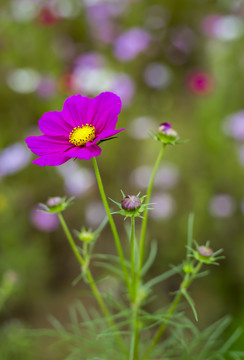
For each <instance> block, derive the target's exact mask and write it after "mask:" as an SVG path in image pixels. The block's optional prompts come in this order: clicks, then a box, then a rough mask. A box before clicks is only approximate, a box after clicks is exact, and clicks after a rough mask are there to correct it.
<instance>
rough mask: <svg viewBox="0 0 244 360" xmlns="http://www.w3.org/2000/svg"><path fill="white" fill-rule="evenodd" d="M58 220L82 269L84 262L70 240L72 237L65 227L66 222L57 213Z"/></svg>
mask: <svg viewBox="0 0 244 360" xmlns="http://www.w3.org/2000/svg"><path fill="white" fill-rule="evenodd" d="M58 218H59V221H60V224H61V226H62V228H63V230H64V233H65V235H66V237H67V239H68V241H69V244H70V246H71V248H72V250H73V253H74V254H75V257H76V259H77V260H78V261H79V263H80V265H81V267H83V266H84V264H85V261H84V260H83V258H82V257H81V254H80V253H79V251H78V249H77V246H76V245H75V242H74V240H73V238H72V235H71V233H70V231H69V228H68V226H67V224H66V222H65V220H64V217H63V215H62V214H61V213H58Z"/></svg>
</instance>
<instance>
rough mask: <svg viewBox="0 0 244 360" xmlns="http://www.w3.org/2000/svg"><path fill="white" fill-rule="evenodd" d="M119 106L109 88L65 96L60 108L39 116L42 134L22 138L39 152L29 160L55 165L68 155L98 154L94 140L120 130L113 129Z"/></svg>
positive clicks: (109, 135)
mask: <svg viewBox="0 0 244 360" xmlns="http://www.w3.org/2000/svg"><path fill="white" fill-rule="evenodd" d="M120 109H121V100H120V98H119V97H118V96H117V95H115V94H113V93H110V92H104V93H102V94H100V95H98V96H96V97H95V98H94V99H89V98H87V97H85V96H81V95H73V96H71V97H69V98H68V99H67V100H66V101H65V103H64V106H63V110H62V111H50V112H48V113H45V114H44V115H43V116H42V117H41V119H40V120H39V127H40V130H41V131H42V133H43V134H44V135H41V136H29V137H28V138H27V139H26V143H27V145H28V147H29V148H30V149H31V151H32V152H33V153H34V154H36V155H38V156H40V157H39V158H37V159H35V160H34V161H33V163H34V164H37V165H41V166H45V165H49V166H57V165H61V164H63V163H65V162H66V161H68V160H69V159H71V158H79V159H85V160H89V159H90V158H92V157H95V156H99V155H100V154H101V151H102V150H101V148H100V147H99V146H98V143H99V142H101V141H103V140H106V139H108V138H110V137H112V136H114V135H115V134H117V133H118V132H120V131H122V130H124V129H119V130H115V126H116V123H117V120H118V114H119V113H120Z"/></svg>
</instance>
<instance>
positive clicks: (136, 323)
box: [130, 304, 139, 360]
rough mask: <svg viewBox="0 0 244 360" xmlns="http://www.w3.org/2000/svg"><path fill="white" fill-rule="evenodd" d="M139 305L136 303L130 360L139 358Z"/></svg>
mask: <svg viewBox="0 0 244 360" xmlns="http://www.w3.org/2000/svg"><path fill="white" fill-rule="evenodd" d="M138 311H139V308H138V305H137V304H134V308H133V319H132V329H133V333H132V338H131V345H130V360H138V359H139V357H138V345H139V321H138Z"/></svg>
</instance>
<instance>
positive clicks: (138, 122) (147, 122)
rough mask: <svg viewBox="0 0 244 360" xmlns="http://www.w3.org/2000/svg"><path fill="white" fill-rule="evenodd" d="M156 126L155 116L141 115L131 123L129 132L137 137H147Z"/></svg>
mask: <svg viewBox="0 0 244 360" xmlns="http://www.w3.org/2000/svg"><path fill="white" fill-rule="evenodd" d="M153 127H154V121H153V118H151V117H150V116H140V117H138V118H136V119H134V120H133V121H132V122H131V123H130V125H129V133H130V135H131V137H133V138H135V139H146V138H148V137H149V135H148V132H149V131H150V129H152V128H153Z"/></svg>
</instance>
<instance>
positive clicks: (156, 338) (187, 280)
mask: <svg viewBox="0 0 244 360" xmlns="http://www.w3.org/2000/svg"><path fill="white" fill-rule="evenodd" d="M201 266H202V263H198V265H197V266H196V267H195V269H194V271H193V273H192V274H191V275H189V274H186V275H185V277H184V279H183V280H182V282H181V284H180V289H179V291H178V292H177V294H176V296H175V298H174V300H173V302H172V304H171V306H170V308H169V310H168V312H167V314H166V319H165V320H164V322H163V323H162V324H161V326H160V327H159V329H158V331H157V332H156V334H155V336H154V338H153V340H152V342H151V343H150V345H149V346H148V348H147V350H146V352H145V355H144V356H143V357H142V360H146V359H148V356H149V355H150V354H151V352H152V351H153V349H154V348H155V346H156V345H157V343H158V341H159V340H160V338H161V337H162V335H163V333H164V331H165V329H166V327H167V325H168V322H169V320H170V318H171V317H172V315H173V314H174V312H175V309H176V308H177V306H178V304H179V302H180V300H181V298H182V296H183V294H184V292H185V291H186V290H187V288H188V287H189V286H190V284H191V283H192V281H193V280H194V277H195V275H196V274H197V273H198V272H199V270H200V268H201Z"/></svg>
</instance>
